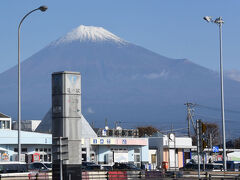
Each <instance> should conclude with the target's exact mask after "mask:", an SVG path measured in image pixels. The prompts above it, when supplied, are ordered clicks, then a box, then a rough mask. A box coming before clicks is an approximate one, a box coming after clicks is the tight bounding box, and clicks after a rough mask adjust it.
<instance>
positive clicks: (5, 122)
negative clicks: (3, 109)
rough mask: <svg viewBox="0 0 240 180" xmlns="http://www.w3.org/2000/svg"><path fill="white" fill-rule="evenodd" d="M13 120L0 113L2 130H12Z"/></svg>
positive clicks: (0, 127)
mask: <svg viewBox="0 0 240 180" xmlns="http://www.w3.org/2000/svg"><path fill="white" fill-rule="evenodd" d="M11 125H12V118H11V117H9V116H7V115H5V114H3V113H0V129H11V128H12V127H11Z"/></svg>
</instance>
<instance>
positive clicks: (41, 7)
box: [18, 6, 48, 161]
mask: <svg viewBox="0 0 240 180" xmlns="http://www.w3.org/2000/svg"><path fill="white" fill-rule="evenodd" d="M47 9H48V7H47V6H40V7H39V8H37V9H34V10H32V11H30V12H29V13H27V14H26V15H25V16H24V17H23V18H22V20H21V21H20V23H19V25H18V161H21V141H20V138H21V91H20V90H21V88H20V87H21V81H20V79H21V77H20V27H21V24H22V22H23V20H24V19H25V18H26V17H27V16H28V15H29V14H31V13H33V12H34V11H37V10H40V11H42V12H44V11H46V10H47Z"/></svg>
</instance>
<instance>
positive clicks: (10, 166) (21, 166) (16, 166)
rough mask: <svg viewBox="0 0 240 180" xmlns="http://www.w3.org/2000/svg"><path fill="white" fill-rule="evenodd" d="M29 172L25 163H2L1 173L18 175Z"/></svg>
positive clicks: (0, 166) (0, 165) (0, 164)
mask: <svg viewBox="0 0 240 180" xmlns="http://www.w3.org/2000/svg"><path fill="white" fill-rule="evenodd" d="M27 171H28V168H27V164H26V163H25V162H18V161H16V162H15V161H9V162H0V173H18V172H27Z"/></svg>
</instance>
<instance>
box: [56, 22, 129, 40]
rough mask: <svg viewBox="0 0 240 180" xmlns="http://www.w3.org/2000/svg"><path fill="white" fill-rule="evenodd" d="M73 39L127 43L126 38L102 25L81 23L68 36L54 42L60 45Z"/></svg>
mask: <svg viewBox="0 0 240 180" xmlns="http://www.w3.org/2000/svg"><path fill="white" fill-rule="evenodd" d="M73 41H80V42H84V41H92V42H97V41H114V42H116V43H120V44H125V43H126V42H125V41H124V40H122V39H121V38H119V37H118V36H116V35H114V34H112V33H111V32H109V31H107V30H105V29H104V28H102V27H95V26H84V25H80V26H79V27H77V28H75V29H73V30H72V31H71V32H69V33H67V34H66V36H64V37H62V38H60V39H58V40H57V41H55V42H54V43H53V44H54V45H58V44H63V43H68V42H73Z"/></svg>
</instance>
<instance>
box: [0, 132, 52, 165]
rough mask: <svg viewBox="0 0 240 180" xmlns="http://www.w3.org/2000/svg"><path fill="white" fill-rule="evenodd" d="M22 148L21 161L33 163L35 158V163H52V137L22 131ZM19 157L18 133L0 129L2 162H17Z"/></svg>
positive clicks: (0, 159)
mask: <svg viewBox="0 0 240 180" xmlns="http://www.w3.org/2000/svg"><path fill="white" fill-rule="evenodd" d="M21 148H22V155H21V161H25V160H29V161H30V160H31V161H32V160H33V159H34V158H33V157H34V156H35V161H45V162H51V160H52V135H51V134H44V133H35V132H26V131H21ZM17 155H18V131H16V130H11V129H0V161H15V160H17ZM36 155H37V158H38V159H36Z"/></svg>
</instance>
